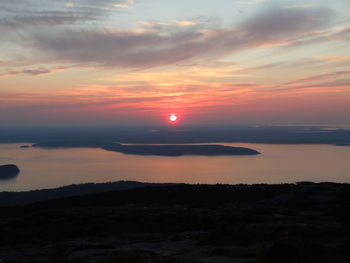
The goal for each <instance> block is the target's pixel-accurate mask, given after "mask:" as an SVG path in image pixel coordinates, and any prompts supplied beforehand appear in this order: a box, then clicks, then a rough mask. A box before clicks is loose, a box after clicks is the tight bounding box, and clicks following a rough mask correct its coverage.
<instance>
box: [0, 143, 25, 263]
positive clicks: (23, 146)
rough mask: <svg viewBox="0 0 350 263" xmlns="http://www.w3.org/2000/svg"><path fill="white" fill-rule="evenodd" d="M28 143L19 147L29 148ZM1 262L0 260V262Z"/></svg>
mask: <svg viewBox="0 0 350 263" xmlns="http://www.w3.org/2000/svg"><path fill="white" fill-rule="evenodd" d="M30 147H31V146H30V145H21V146H20V148H30ZM0 263H1V262H0Z"/></svg>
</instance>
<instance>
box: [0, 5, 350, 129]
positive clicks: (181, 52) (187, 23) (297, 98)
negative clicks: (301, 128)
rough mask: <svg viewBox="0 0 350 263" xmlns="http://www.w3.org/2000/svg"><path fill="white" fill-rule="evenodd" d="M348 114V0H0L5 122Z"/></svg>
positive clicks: (305, 121) (287, 120)
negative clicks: (173, 115) (171, 116)
mask: <svg viewBox="0 0 350 263" xmlns="http://www.w3.org/2000/svg"><path fill="white" fill-rule="evenodd" d="M171 114H176V115H177V117H178V119H177V122H178V123H183V124H225V125H226V124H236V125H293V124H298V125H316V124H321V125H324V124H327V125H328V124H333V125H342V124H345V125H346V124H347V125H348V124H350V1H348V0H308V1H301V0H176V1H174V0H62V1H61V0H1V1H0V125H1V126H36V125H38V126H46V125H90V126H91V125H92V126H94V125H162V124H165V125H168V124H169V121H168V118H169V116H170V115H171Z"/></svg>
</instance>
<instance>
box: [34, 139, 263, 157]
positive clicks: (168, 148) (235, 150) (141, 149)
mask: <svg viewBox="0 0 350 263" xmlns="http://www.w3.org/2000/svg"><path fill="white" fill-rule="evenodd" d="M32 147H40V148H70V147H94V148H102V149H104V150H107V151H114V152H120V153H123V154H134V155H156V156H183V155H205V156H222V155H257V154H260V152H258V151H256V150H253V149H250V148H245V147H232V146H225V145H219V144H215V145H214V144H202V145H195V144H162V145H154V144H139V145H134V144H121V143H106V142H103V141H53V142H41V143H35V144H33V145H32Z"/></svg>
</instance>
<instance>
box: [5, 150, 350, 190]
mask: <svg viewBox="0 0 350 263" xmlns="http://www.w3.org/2000/svg"><path fill="white" fill-rule="evenodd" d="M215 144H218V143H215ZM220 144H222V145H228V146H237V147H247V148H252V149H255V150H258V151H259V152H261V154H260V155H255V156H181V157H162V156H138V155H126V154H122V153H118V152H110V151H106V150H103V149H99V148H59V149H41V148H20V146H21V145H23V143H9V144H0V165H2V164H16V165H17V166H18V167H19V169H20V171H21V172H20V174H19V175H18V176H17V177H15V178H12V179H7V180H0V191H28V190H37V189H48V188H57V187H60V186H66V185H71V184H82V183H91V182H93V183H102V182H115V181H139V182H153V183H189V184H260V183H268V184H279V183H296V182H301V181H312V182H337V183H350V147H349V146H334V145H312V144H311V145H293V144H252V143H220ZM26 145H30V143H28V144H26Z"/></svg>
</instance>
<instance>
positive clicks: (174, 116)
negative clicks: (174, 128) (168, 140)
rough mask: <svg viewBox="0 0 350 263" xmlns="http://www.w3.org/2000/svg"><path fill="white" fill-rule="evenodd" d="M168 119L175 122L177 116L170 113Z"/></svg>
mask: <svg viewBox="0 0 350 263" xmlns="http://www.w3.org/2000/svg"><path fill="white" fill-rule="evenodd" d="M169 120H170V121H171V122H176V120H177V116H176V115H175V114H171V115H170V116H169Z"/></svg>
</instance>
